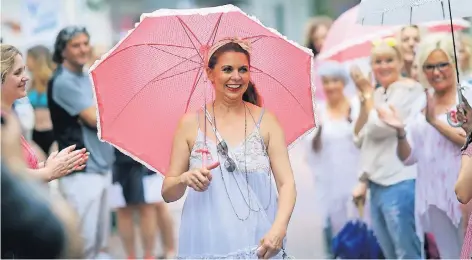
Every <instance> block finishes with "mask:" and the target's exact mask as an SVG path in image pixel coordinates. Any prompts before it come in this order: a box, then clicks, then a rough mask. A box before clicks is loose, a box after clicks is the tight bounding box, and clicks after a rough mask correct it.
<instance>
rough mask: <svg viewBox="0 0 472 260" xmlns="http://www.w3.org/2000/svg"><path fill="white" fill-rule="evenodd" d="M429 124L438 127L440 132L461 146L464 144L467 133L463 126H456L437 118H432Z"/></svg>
mask: <svg viewBox="0 0 472 260" xmlns="http://www.w3.org/2000/svg"><path fill="white" fill-rule="evenodd" d="M429 124H430V125H432V126H433V127H434V128H436V130H438V131H439V133H441V134H442V135H443V136H444V137H446V138H447V139H448V140H449V141H451V142H453V143H455V144H456V145H457V146H459V147H460V146H462V145H463V144H464V142H465V139H466V134H465V132H464V130H462V128H454V127H452V126H449V125H448V124H446V123H444V122H442V121H440V120H437V119H434V120H431V121H430V122H429Z"/></svg>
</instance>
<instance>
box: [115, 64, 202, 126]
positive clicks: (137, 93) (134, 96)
mask: <svg viewBox="0 0 472 260" xmlns="http://www.w3.org/2000/svg"><path fill="white" fill-rule="evenodd" d="M196 69H201V66H199V67H195V68H192V69H189V70H186V71H183V72H180V73H177V74H174V75H172V76H168V77H165V78H162V79H158V78H159V76H161V75H162V74H164V73H165V72H163V73H161V74H159V75H158V76H157V77H155V78H154V79H152V80H150V81H149V82H148V83H146V84H145V85H144V86H143V87H142V88H141V89H140V90H139V91H138V92H136V93H135V94H134V95H133V96H132V97H131V99H130V100H129V101H128V102H126V104H125V105H124V106H123V108H121V110H120V112H118V114H117V115H116V116H115V118H114V119H113V121H112V122H111V124H110V126H113V124H114V123H115V122H116V119H117V118H118V117H120V115H121V114H122V113H123V111H125V109H126V108H127V107H128V105H129V104H131V102H132V101H133V100H134V99H135V98H136V96H138V95H139V94H140V93H141V92H142V91H143V90H144V89H145V88H147V87H148V86H149V85H150V84H151V83H153V82H156V81H159V80H163V79H168V78H171V77H174V76H177V75H182V74H184V73H187V72H191V71H194V70H196ZM167 71H168V70H167ZM156 79H158V80H156Z"/></svg>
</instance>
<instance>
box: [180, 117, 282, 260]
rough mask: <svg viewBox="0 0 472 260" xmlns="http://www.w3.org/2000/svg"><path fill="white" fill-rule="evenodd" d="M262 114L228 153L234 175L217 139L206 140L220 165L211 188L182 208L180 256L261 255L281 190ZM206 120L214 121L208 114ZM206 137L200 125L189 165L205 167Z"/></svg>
mask: <svg viewBox="0 0 472 260" xmlns="http://www.w3.org/2000/svg"><path fill="white" fill-rule="evenodd" d="M262 115H263V113H262ZM262 115H261V117H260V119H259V120H258V121H257V123H256V127H255V128H254V130H253V131H252V132H251V133H250V134H249V135H248V136H247V138H246V140H245V141H244V142H242V143H241V144H239V145H238V146H235V147H228V149H229V156H230V157H231V158H232V159H233V160H234V161H235V162H236V164H237V169H236V170H235V171H234V172H233V173H230V172H228V171H227V170H226V168H225V167H224V162H225V160H226V157H224V156H223V155H221V154H218V153H217V149H216V144H215V142H214V141H213V140H209V139H208V138H207V141H206V142H207V145H206V148H207V149H208V150H209V151H210V153H211V157H212V160H213V161H217V160H218V157H217V156H219V161H220V163H221V166H220V167H217V168H215V169H214V170H212V172H211V173H212V175H213V179H212V181H211V184H210V186H209V187H208V190H206V191H205V192H196V191H194V190H193V189H189V191H188V194H187V198H186V200H185V203H184V207H183V210H182V221H181V226H180V236H179V252H178V258H192V259H225V258H230V259H256V258H257V255H256V250H257V247H258V245H259V241H260V240H261V239H262V238H263V237H264V235H265V234H266V233H267V232H268V231H269V229H270V228H271V226H272V223H273V221H274V219H275V214H276V211H277V190H276V187H275V185H274V184H275V183H274V181H273V178H272V171H271V168H270V162H269V158H268V156H267V150H266V148H265V145H264V142H263V139H262V137H261V136H260V134H259V124H260V122H261V119H262ZM207 119H208V120H209V121H210V122H211V123H212V118H211V117H210V116H209V115H208V114H207ZM254 121H255V120H254ZM255 122H256V121H255ZM213 130H214V131H216V132H217V130H216V129H214V128H213ZM218 134H219V133H218ZM204 139H205V138H204V133H203V132H202V131H201V130H200V129H199V130H198V134H197V139H196V142H195V145H194V147H193V149H192V152H191V155H190V169H193V168H200V167H202V154H201V153H198V152H196V151H197V150H198V149H202V148H205V145H204ZM228 146H229V145H228ZM245 150H246V151H245ZM245 160H246V163H245ZM246 168H247V171H246ZM246 172H247V174H246ZM282 254H283V252H282V250H281V251H280V252H279V254H278V255H277V256H276V257H275V258H282Z"/></svg>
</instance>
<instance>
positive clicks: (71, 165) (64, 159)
mask: <svg viewBox="0 0 472 260" xmlns="http://www.w3.org/2000/svg"><path fill="white" fill-rule="evenodd" d="M75 147H76V146H75V145H71V146H69V147H67V148H64V149H62V150H61V151H60V152H53V153H51V155H49V157H48V159H47V160H46V163H45V166H44V167H45V168H46V169H47V170H48V172H49V176H50V180H54V179H58V178H60V177H63V176H65V175H67V174H69V173H71V172H73V171H81V170H83V169H84V168H85V163H86V162H87V160H88V156H89V153H87V152H86V149H85V148H83V149H80V150H75V151H74V149H75Z"/></svg>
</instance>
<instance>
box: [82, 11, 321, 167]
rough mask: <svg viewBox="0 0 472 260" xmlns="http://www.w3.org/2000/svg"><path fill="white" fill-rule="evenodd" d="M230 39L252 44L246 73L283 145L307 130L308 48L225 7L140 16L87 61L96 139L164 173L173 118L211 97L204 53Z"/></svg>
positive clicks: (309, 124)
mask: <svg viewBox="0 0 472 260" xmlns="http://www.w3.org/2000/svg"><path fill="white" fill-rule="evenodd" d="M228 37H238V38H241V39H243V40H247V41H249V42H250V43H251V45H252V50H251V79H252V81H253V82H254V83H255V85H256V88H257V90H258V91H259V93H260V94H261V96H262V97H263V100H264V107H266V108H267V109H268V110H270V111H271V112H273V113H274V114H275V115H276V116H277V117H278V119H279V121H280V123H281V125H282V127H283V129H284V131H285V135H286V143H287V145H290V144H292V143H293V142H294V141H295V140H296V139H298V138H299V137H300V136H301V135H303V134H304V133H305V132H307V131H309V130H310V129H312V128H313V127H314V126H315V120H314V110H313V107H314V106H313V100H312V96H313V94H312V93H313V92H314V86H313V84H312V82H313V80H312V75H311V74H312V63H313V54H312V53H311V51H310V50H308V49H307V48H304V47H301V46H299V45H297V44H296V43H294V42H291V41H288V40H286V39H285V38H284V37H283V36H282V35H280V34H279V33H278V32H276V31H275V30H272V29H268V28H266V27H264V26H263V25H262V24H261V23H260V22H259V21H257V20H256V19H254V18H251V17H248V16H247V15H246V14H244V13H243V12H242V11H241V10H240V9H239V8H237V7H235V6H233V5H226V6H220V7H213V8H204V9H195V10H158V11H156V12H154V13H152V14H149V15H143V16H142V18H141V22H140V23H139V24H138V25H137V26H136V28H135V29H134V30H133V31H131V32H130V33H129V34H128V35H127V36H126V37H125V38H124V39H123V40H122V41H121V42H120V43H118V44H117V45H116V46H115V47H114V48H113V49H112V50H111V51H110V52H109V53H108V54H106V55H105V56H104V57H102V59H101V60H100V61H98V62H96V63H95V64H94V65H93V66H92V68H91V70H90V73H91V76H92V80H93V84H94V89H95V94H96V98H97V103H98V114H99V132H98V134H99V137H100V139H101V140H104V141H107V142H109V143H111V144H112V145H114V146H116V147H117V148H119V149H120V150H122V151H123V152H125V153H126V154H128V155H131V156H132V157H133V158H135V159H137V160H138V161H140V162H142V163H143V164H144V165H146V166H148V167H149V168H150V169H153V170H157V171H159V172H160V173H162V174H165V173H166V170H167V167H168V163H169V159H170V152H171V144H172V140H173V135H174V131H175V129H176V127H177V123H178V120H179V119H180V118H181V117H182V116H183V114H184V113H186V112H188V111H195V110H197V109H200V108H201V107H202V106H203V104H204V103H205V101H210V98H211V96H212V95H213V88H212V87H211V86H210V83H208V82H207V81H206V75H205V73H204V69H205V66H206V64H205V63H204V62H203V61H204V60H205V59H206V57H205V56H206V53H207V52H208V49H209V48H210V46H212V45H213V44H214V43H217V42H219V41H220V40H222V39H225V38H228ZM205 92H207V93H208V97H207V96H206V95H205Z"/></svg>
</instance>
